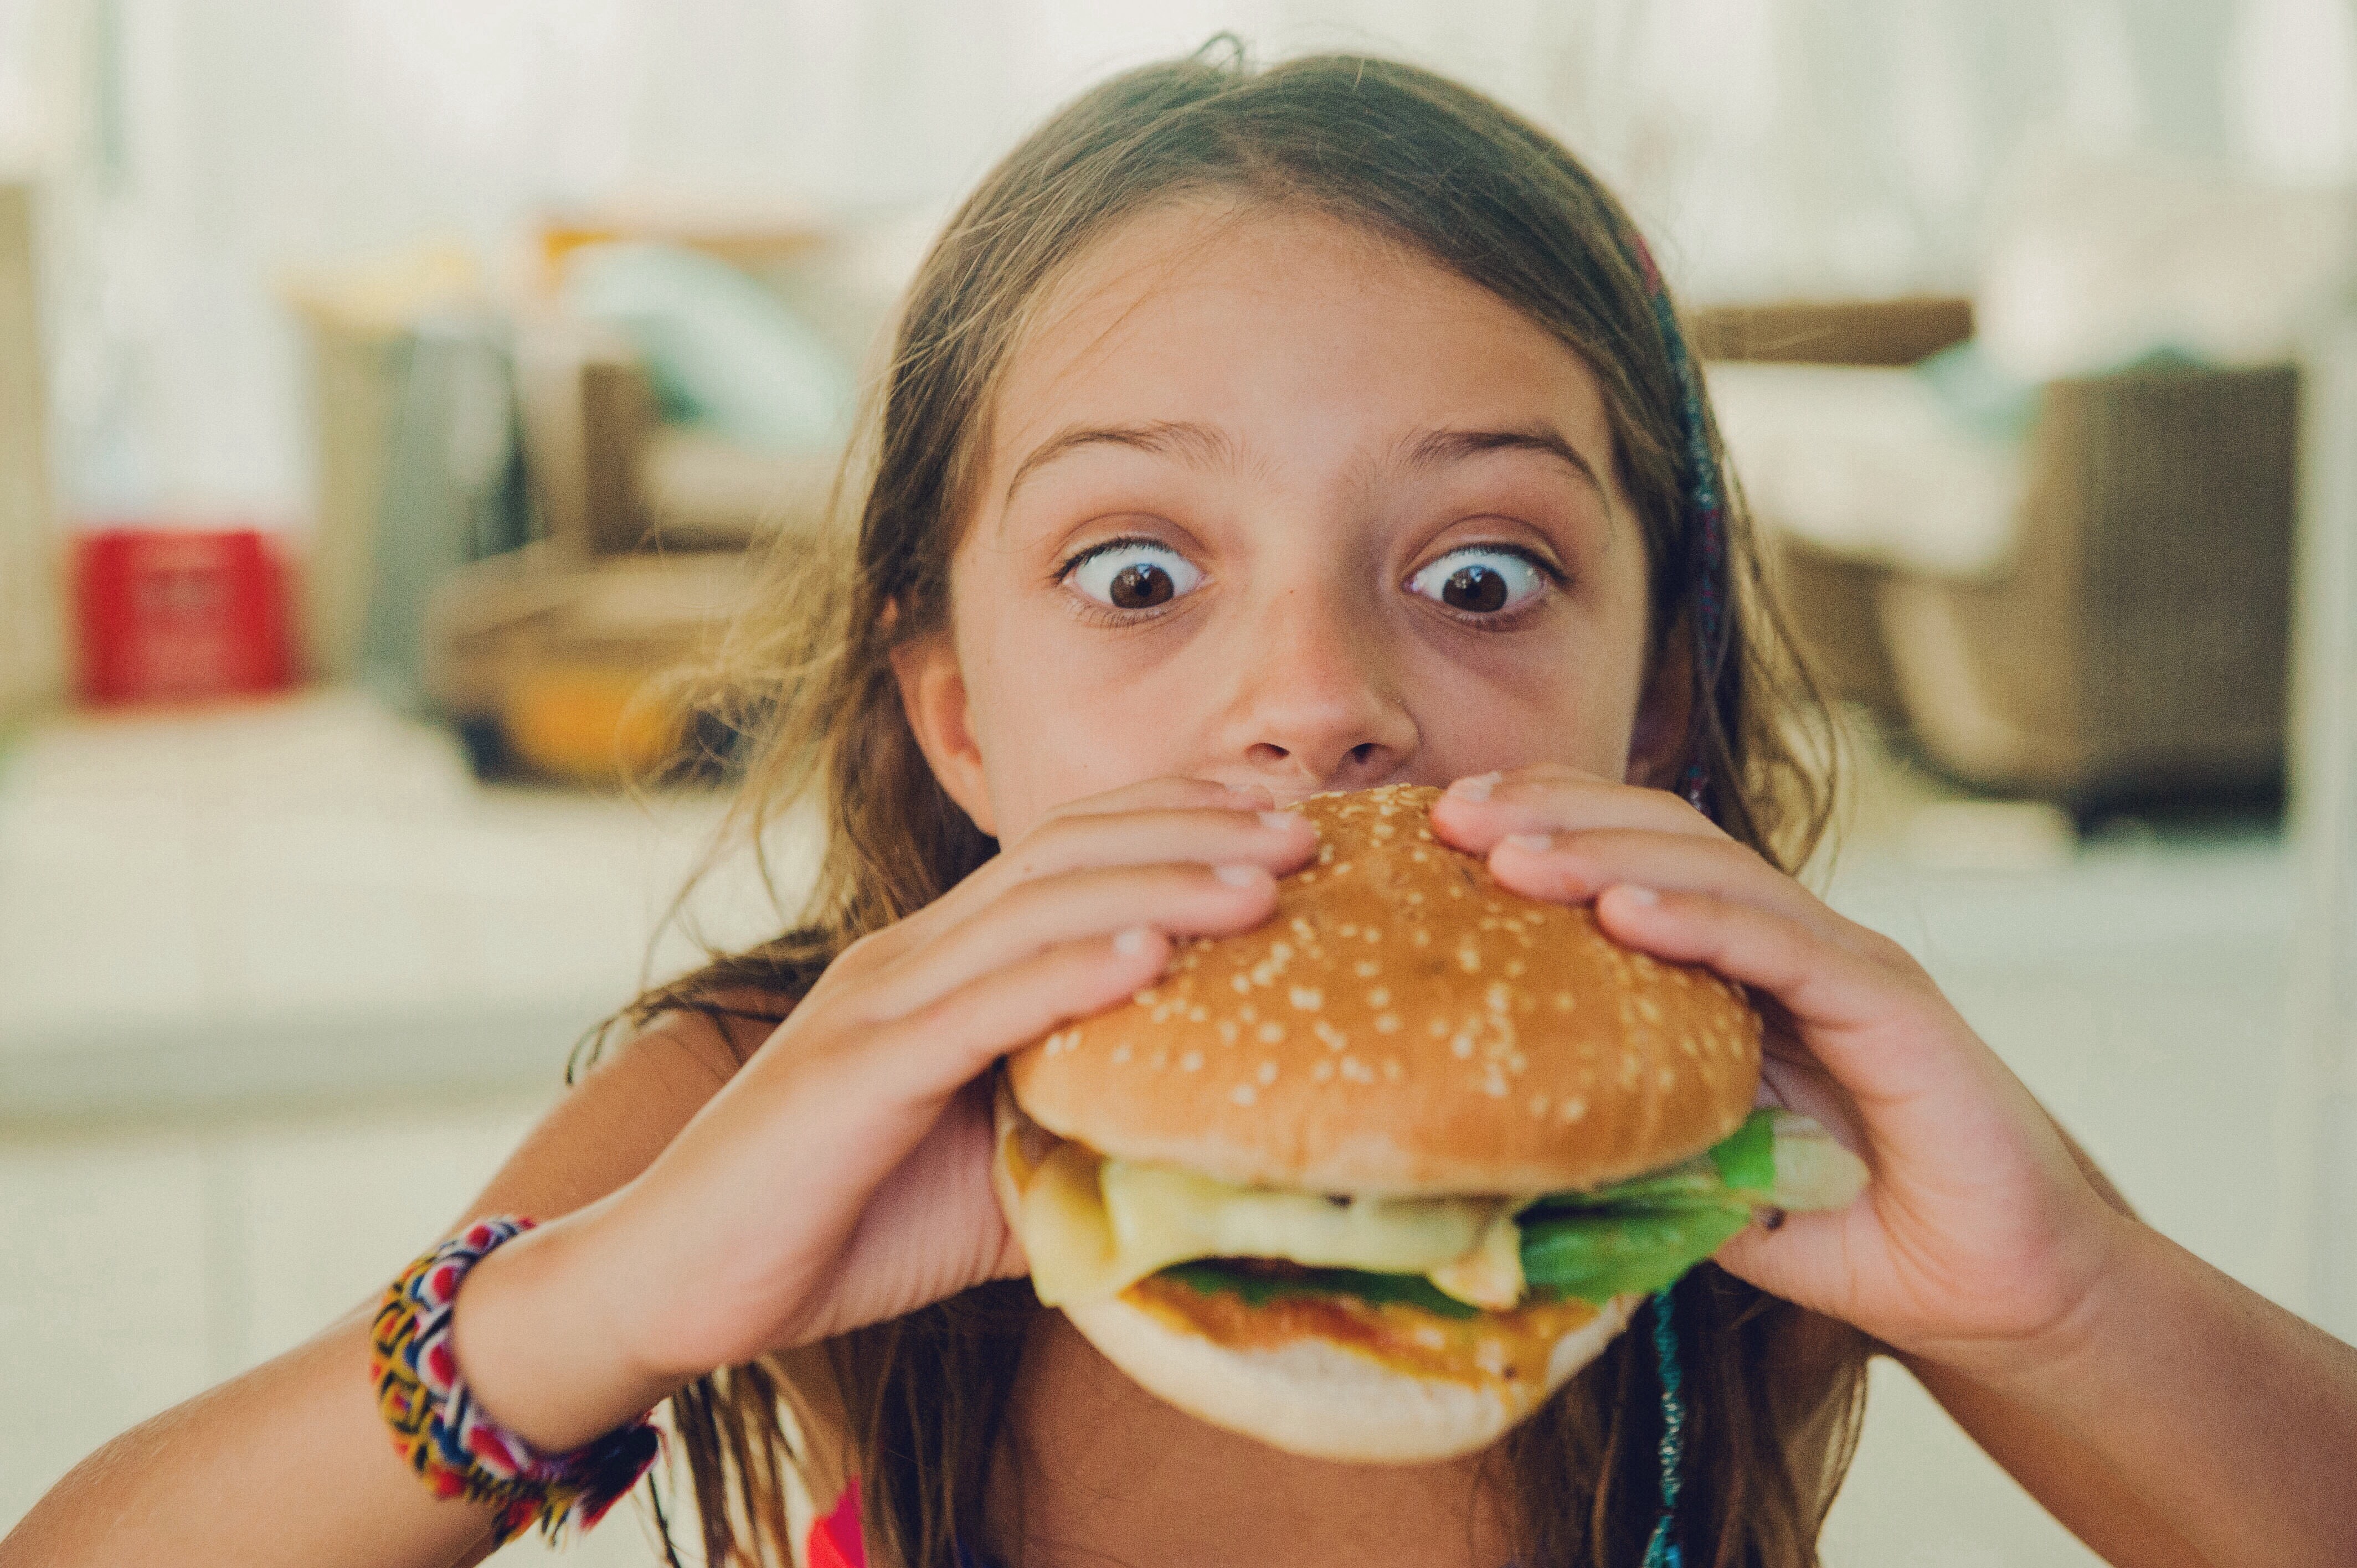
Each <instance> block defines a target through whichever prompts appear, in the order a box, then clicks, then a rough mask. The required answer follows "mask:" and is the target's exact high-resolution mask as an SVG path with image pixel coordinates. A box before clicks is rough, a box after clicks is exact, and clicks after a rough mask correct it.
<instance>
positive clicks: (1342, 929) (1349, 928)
mask: <svg viewBox="0 0 2357 1568" xmlns="http://www.w3.org/2000/svg"><path fill="white" fill-rule="evenodd" d="M1334 934H1335V935H1336V936H1338V937H1355V936H1357V935H1358V934H1359V927H1358V923H1357V922H1356V921H1345V922H1343V923H1342V924H1341V925H1339V926H1337V927H1335V928H1334Z"/></svg>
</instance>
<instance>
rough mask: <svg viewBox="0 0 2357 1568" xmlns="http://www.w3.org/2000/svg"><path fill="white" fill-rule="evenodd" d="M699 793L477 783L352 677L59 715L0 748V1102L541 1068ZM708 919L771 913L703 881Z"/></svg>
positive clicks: (243, 1099) (476, 1076)
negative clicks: (156, 708)
mask: <svg viewBox="0 0 2357 1568" xmlns="http://www.w3.org/2000/svg"><path fill="white" fill-rule="evenodd" d="M721 809H722V802H721V800H719V798H718V797H716V796H714V795H710V794H687V795H662V796H657V797H653V798H651V799H646V800H630V799H626V798H623V797H620V796H603V797H601V796H597V795H590V794H580V793H566V792H561V791H556V790H544V789H524V788H491V789H486V788H483V787H481V786H479V785H478V784H477V783H476V782H475V780H474V779H472V778H471V777H470V776H469V775H468V771H467V768H466V767H465V764H464V762H463V761H462V760H461V757H460V755H459V753H458V751H457V747H456V746H454V745H453V744H452V743H451V742H450V740H449V738H448V737H447V736H446V735H444V734H443V733H442V732H441V731H439V730H437V729H434V728H431V727H428V726H425V725H415V724H412V723H408V722H405V721H404V720H401V719H399V718H396V717H394V716H393V715H392V714H389V713H387V712H385V711H384V710H383V709H382V708H381V707H379V706H377V705H376V704H374V703H371V702H370V701H369V700H368V699H367V698H365V697H363V696H361V695H359V694H356V693H328V694H322V695H312V696H306V697H301V698H296V699H293V700H289V701H284V702H277V703H264V704H257V705H253V706H243V707H231V708H223V709H220V710H216V711H212V712H208V713H202V714H193V715H189V716H167V715H160V714H157V715H141V716H130V717H119V718H118V717H94V718H79V719H74V720H70V721H64V722H61V723H59V724H57V725H53V726H50V727H48V728H44V729H39V730H36V731H34V732H33V733H31V734H30V735H28V736H25V737H23V738H22V739H21V740H20V742H19V744H18V745H17V746H16V747H15V748H14V749H13V750H12V751H11V752H10V753H9V754H8V755H6V756H5V757H0V995H5V996H6V997H7V999H8V1004H7V1005H6V1006H5V1008H0V1122H24V1121H29V1120H41V1121H51V1120H56V1119H59V1118H76V1117H91V1116H114V1115H121V1114H124V1113H132V1112H141V1113H145V1112H169V1113H184V1112H191V1111H210V1112H220V1111H228V1110H232V1109H241V1108H242V1109H252V1108H254V1107H257V1106H265V1105H270V1104H274V1103H285V1102H289V1101H321V1100H346V1101H349V1100H352V1099H356V1098H364V1097H369V1096H373V1095H379V1094H382V1093H386V1092H401V1091H404V1090H414V1089H416V1088H417V1087H419V1086H431V1087H433V1088H435V1089H437V1090H449V1089H460V1088H465V1089H493V1088H514V1087H518V1086H522V1085H543V1086H546V1085H553V1084H554V1083H556V1082H558V1081H560V1080H561V1079H562V1076H563V1072H564V1065H565V1056H566V1053H567V1052H568V1050H569V1049H570V1048H571V1047H572V1046H573V1044H574V1043H575V1041H576V1040H577V1039H578V1038H579V1037H580V1036H581V1035H582V1033H583V1032H584V1031H585V1030H587V1028H589V1027H591V1026H594V1025H595V1024H596V1023H597V1021H598V1020H599V1019H601V1018H602V1017H604V1016H605V1015H608V1014H609V1013H610V1012H611V1011H612V1010H613V1009H614V1008H615V1007H616V1006H618V1005H619V1004H621V1003H622V1002H624V1001H627V1000H628V999H629V997H630V995H631V994H632V993H634V992H635V991H636V990H637V988H638V987H637V982H638V981H639V979H640V977H641V976H642V975H644V974H646V973H648V972H650V969H652V970H653V971H658V972H673V971H676V970H678V969H680V968H682V967H684V966H685V965H686V964H688V963H690V962H692V961H694V948H693V945H692V944H691V943H689V942H688V941H687V940H685V939H684V938H683V936H682V935H681V934H680V933H678V932H675V931H674V932H672V933H670V934H668V936H667V937H666V939H665V940H663V941H662V942H661V943H660V944H658V945H656V946H654V947H652V948H651V947H650V939H651V936H652V935H653V933H654V932H655V931H656V929H657V928H658V927H659V925H661V923H662V918H663V916H664V914H665V912H666V909H667V908H668V906H669V902H670V900H671V898H672V897H673V896H674V895H675V894H676V893H677V892H678V890H679V888H680V887H681V886H682V885H683V882H684V881H685V879H686V876H687V874H688V872H689V870H690V869H691V867H692V866H693V865H694V863H695V860H696V858H697V856H698V855H699V854H700V853H701V852H702V850H703V849H704V846H705V843H706V842H707V840H708V839H709V837H710V835H711V833H712V831H713V829H714V828H715V826H716V824H717V822H718V820H719V815H720V811H721ZM720 882H721V885H720V886H717V887H716V888H715V889H714V891H715V893H716V897H715V898H713V899H709V900H706V901H705V904H703V905H701V906H699V908H702V909H703V911H704V912H705V918H707V920H708V921H711V922H713V923H714V925H715V929H716V930H718V931H721V932H725V933H726V934H730V935H736V934H750V933H751V932H752V931H755V930H758V929H760V928H761V927H762V926H763V925H765V924H767V925H770V926H771V927H772V928H774V924H775V917H774V915H772V914H770V912H769V910H768V908H767V905H766V901H765V900H763V899H761V898H759V897H758V896H757V895H756V892H755V889H753V888H752V887H751V886H749V884H748V881H747V880H746V879H745V878H744V877H742V876H739V877H738V878H737V879H736V880H735V881H733V882H732V881H730V880H729V879H728V878H726V877H725V876H724V877H723V878H721V879H720Z"/></svg>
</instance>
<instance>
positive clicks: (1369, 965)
mask: <svg viewBox="0 0 2357 1568" xmlns="http://www.w3.org/2000/svg"><path fill="white" fill-rule="evenodd" d="M1382 972H1383V965H1382V964H1379V963H1377V962H1376V961H1374V960H1373V959H1371V958H1362V959H1361V960H1360V961H1358V962H1356V963H1354V964H1352V965H1351V973H1353V974H1355V975H1357V976H1358V977H1359V978H1360V979H1361V980H1372V979H1374V977H1375V976H1377V975H1379V974H1381V973H1382Z"/></svg>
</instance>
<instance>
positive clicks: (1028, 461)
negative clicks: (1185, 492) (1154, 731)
mask: <svg viewBox="0 0 2357 1568" xmlns="http://www.w3.org/2000/svg"><path fill="white" fill-rule="evenodd" d="M1089 446H1126V447H1129V448H1130V449H1132V450H1133V451H1138V452H1148V453H1152V454H1155V455H1156V456H1169V457H1176V458H1178V459H1179V460H1180V461H1181V462H1184V463H1185V464H1186V465H1187V466H1188V467H1192V468H1218V467H1234V466H1236V464H1237V463H1238V461H1239V460H1240V457H1241V453H1240V451H1239V449H1238V447H1237V444H1236V439H1235V437H1234V436H1232V435H1230V434H1229V433H1228V432H1226V431H1224V430H1222V429H1220V428H1219V427H1218V426H1217V425H1211V424H1199V423H1196V422H1193V421H1186V420H1155V421H1152V422H1150V423H1147V424H1112V425H1073V426H1071V427H1068V428H1066V429H1064V430H1060V431H1058V432H1057V433H1056V434H1055V435H1051V436H1049V438H1048V439H1047V440H1045V441H1043V442H1041V443H1040V444H1039V446H1034V447H1033V448H1032V449H1031V451H1030V453H1029V454H1028V456H1025V457H1024V459H1023V461H1022V462H1020V463H1018V464H1017V465H1016V468H1015V473H1014V475H1013V476H1012V477H1011V478H1008V479H1007V481H1006V494H1005V495H1004V496H1003V497H1001V498H1000V501H999V505H1000V507H1001V508H1002V510H1003V509H1004V508H1005V507H1006V505H1007V504H1009V503H1010V502H1012V501H1013V500H1014V499H1015V492H1016V491H1017V489H1021V488H1022V485H1023V482H1024V481H1025V480H1026V479H1028V478H1030V477H1031V476H1032V475H1034V474H1036V473H1038V472H1039V470H1040V469H1042V468H1044V467H1047V466H1048V465H1049V464H1050V463H1053V462H1054V461H1056V460H1057V459H1058V458H1060V457H1064V456H1070V455H1071V453H1073V452H1076V451H1080V450H1082V449H1083V448H1085V447H1089ZM1394 450H1395V452H1396V453H1397V456H1396V457H1395V459H1394V460H1396V461H1399V462H1402V463H1404V464H1405V467H1410V468H1436V467H1444V466H1446V465H1448V464H1450V463H1458V462H1463V461H1464V460H1465V459H1466V458H1469V457H1478V456H1482V455H1483V454H1485V453H1490V452H1535V453H1538V454H1540V455H1541V456H1549V457H1554V458H1556V459H1558V460H1560V461H1561V462H1563V463H1566V464H1567V465H1569V466H1570V467H1571V468H1572V469H1573V470H1574V471H1575V472H1577V474H1578V475H1579V476H1580V477H1581V478H1584V479H1586V480H1587V482H1588V484H1589V485H1591V486H1593V487H1594V488H1595V490H1596V492H1597V494H1598V495H1603V494H1604V493H1605V489H1604V482H1603V481H1602V480H1601V479H1599V478H1597V475H1596V470H1595V469H1594V468H1593V467H1590V466H1589V464H1588V461H1587V458H1585V457H1583V456H1580V455H1579V450H1578V448H1577V447H1575V446H1572V444H1571V443H1570V442H1568V441H1566V440H1565V439H1564V437H1563V435H1562V433H1561V432H1559V431H1557V430H1556V429H1555V427H1554V426H1552V425H1549V424H1529V425H1523V426H1519V427H1516V428H1512V429H1506V430H1427V431H1426V432H1425V433H1424V434H1423V435H1417V436H1413V437H1411V438H1409V439H1408V440H1407V441H1405V442H1404V443H1403V444H1402V446H1401V447H1399V448H1395V449H1394Z"/></svg>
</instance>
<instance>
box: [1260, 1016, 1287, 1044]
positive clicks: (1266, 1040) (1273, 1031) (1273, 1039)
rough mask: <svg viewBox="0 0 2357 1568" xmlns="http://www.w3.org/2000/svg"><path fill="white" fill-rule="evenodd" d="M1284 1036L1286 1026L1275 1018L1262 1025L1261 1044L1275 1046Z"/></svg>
mask: <svg viewBox="0 0 2357 1568" xmlns="http://www.w3.org/2000/svg"><path fill="white" fill-rule="evenodd" d="M1284 1038H1285V1026H1284V1025H1282V1024H1280V1023H1278V1022H1277V1021H1276V1020H1275V1019H1274V1018H1272V1019H1270V1020H1269V1021H1268V1022H1267V1023H1265V1024H1263V1025H1262V1026H1260V1040H1261V1044H1263V1045H1265V1046H1273V1045H1275V1044H1276V1043H1277V1042H1278V1041H1279V1040H1282V1039H1284Z"/></svg>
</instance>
